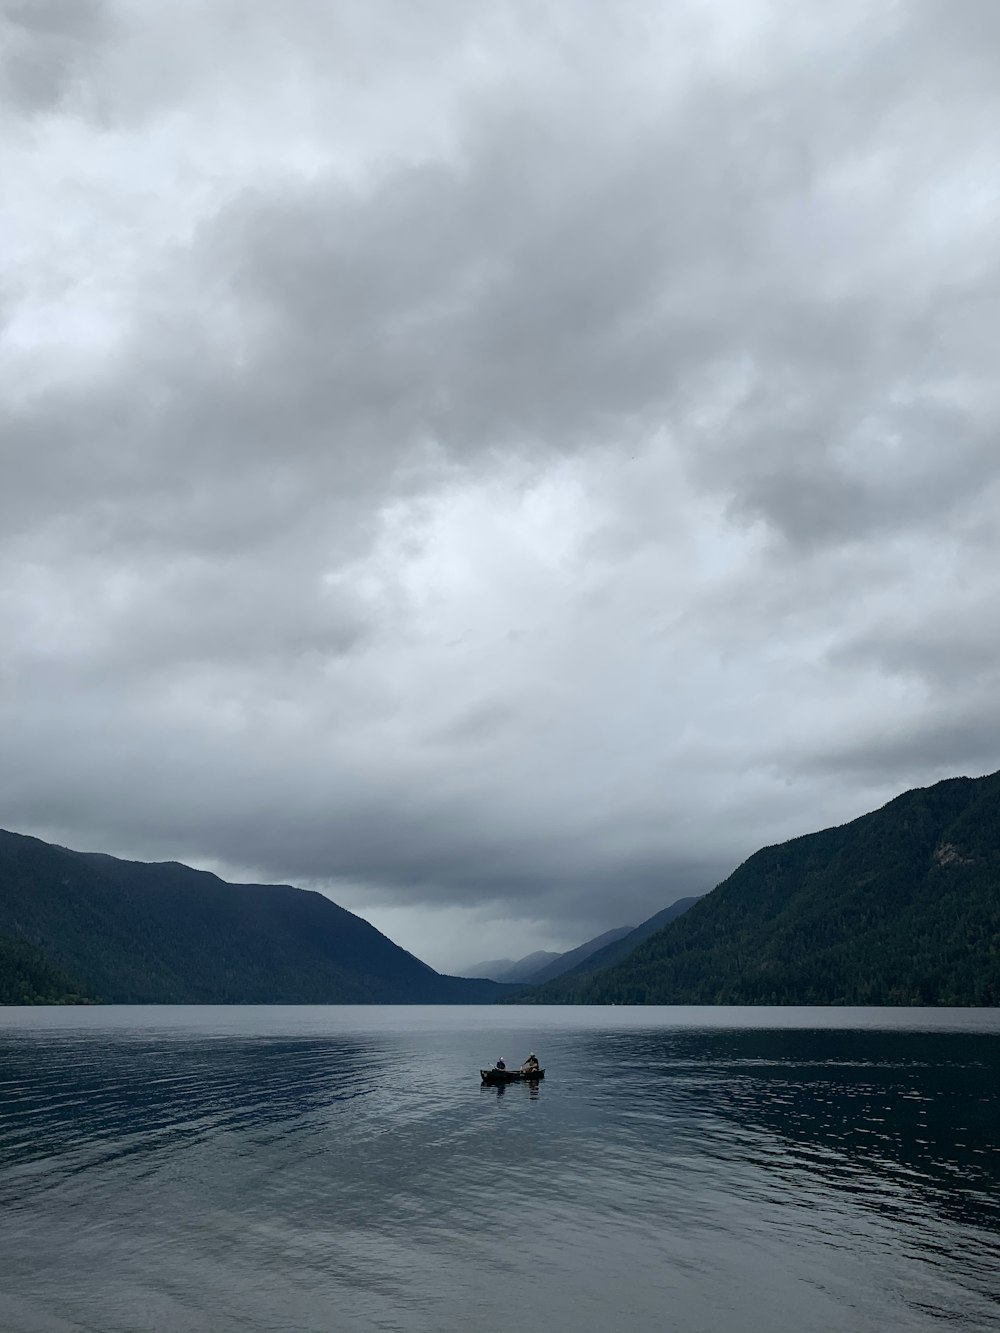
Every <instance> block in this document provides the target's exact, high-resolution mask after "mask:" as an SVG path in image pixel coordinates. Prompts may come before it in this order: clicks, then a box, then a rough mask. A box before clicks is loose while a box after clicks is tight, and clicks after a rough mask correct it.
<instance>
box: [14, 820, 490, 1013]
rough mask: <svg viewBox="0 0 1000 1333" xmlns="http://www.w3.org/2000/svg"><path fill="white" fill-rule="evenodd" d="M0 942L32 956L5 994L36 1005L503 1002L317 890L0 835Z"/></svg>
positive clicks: (18, 962)
mask: <svg viewBox="0 0 1000 1333" xmlns="http://www.w3.org/2000/svg"><path fill="white" fill-rule="evenodd" d="M0 935H2V936H3V937H4V938H5V939H7V940H10V941H13V942H14V943H15V944H19V945H20V946H24V947H26V948H27V949H28V950H29V953H27V954H24V953H23V951H22V952H18V951H15V952H14V953H10V952H9V951H8V952H7V953H0V984H2V987H3V990H4V993H7V992H8V991H9V992H10V993H11V994H13V995H15V996H16V995H23V994H29V995H33V996H35V997H36V998H39V999H43V1000H48V999H51V998H63V997H64V996H65V995H68V994H73V993H76V992H77V991H79V993H80V994H82V995H84V996H94V997H96V998H98V999H100V1000H104V1001H107V1002H114V1003H136V1004H166V1003H176V1004H199V1003H201V1004H211V1003H216V1004H229V1003H242V1004H272V1003H290V1004H295V1003H315V1004H373V1003H400V1004H406V1003H457V1004H468V1003H476V1002H484V1001H490V1000H494V999H496V998H497V997H498V996H499V995H501V994H503V988H502V987H500V986H498V985H496V983H494V982H490V981H466V980H463V979H460V978H457V977H445V976H441V975H440V974H439V973H437V972H435V971H433V969H431V968H429V967H428V966H427V965H426V964H425V963H422V962H420V960H419V959H417V958H414V957H413V955H412V954H409V953H407V952H406V950H405V949H401V948H399V946H398V945H395V944H393V943H392V941H391V940H389V939H386V937H385V936H384V935H382V934H380V932H379V931H377V930H376V929H375V927H374V926H372V925H370V924H369V923H368V922H367V921H364V920H362V918H361V917H358V916H355V915H354V914H353V913H352V912H348V911H345V910H344V908H342V907H338V906H337V905H336V904H335V903H333V902H331V901H330V900H329V899H328V898H326V897H324V896H323V895H322V894H319V893H311V892H308V891H306V890H304V889H296V888H292V887H291V886H289V885H281V884H227V883H226V882H225V881H223V880H221V879H219V878H218V877H217V876H216V875H211V874H208V873H206V872H204V871H199V870H192V869H191V868H190V867H188V866H184V865H179V864H177V863H176V862H168V863H165V864H159V865H147V864H145V863H141V862H133V861H120V860H116V859H115V858H114V857H110V856H100V855H95V854H87V853H80V852H72V851H68V850H66V849H65V848H62V847H54V846H51V845H50V844H48V843H45V842H41V841H39V839H37V838H28V837H23V836H21V835H19V834H15V833H4V832H0ZM29 958H30V959H34V964H33V966H34V968H35V971H34V972H31V973H29V972H28V971H27V970H26V969H27V961H25V960H27V959H29ZM15 966H16V970H15ZM45 968H48V969H50V970H51V971H50V972H46V971H45V970H44V969H45ZM39 969H41V970H39ZM64 973H65V974H67V976H66V977H65V978H62V974H64ZM59 978H62V979H59ZM67 986H68V987H70V990H69V991H66V987H67ZM56 992H59V993H58V994H57V993H56ZM7 1002H8V1003H12V1002H13V1003H19V1002H21V1001H20V1000H18V999H14V1000H12V1001H11V1000H8V1001H7Z"/></svg>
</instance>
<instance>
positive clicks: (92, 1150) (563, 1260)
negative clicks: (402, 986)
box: [0, 1009, 1000, 1333]
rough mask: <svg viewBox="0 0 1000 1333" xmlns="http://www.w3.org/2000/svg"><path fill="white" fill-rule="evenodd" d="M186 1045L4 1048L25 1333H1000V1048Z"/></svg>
mask: <svg viewBox="0 0 1000 1333" xmlns="http://www.w3.org/2000/svg"><path fill="white" fill-rule="evenodd" d="M162 1012H163V1011H156V1010H136V1011H132V1012H131V1014H128V1013H124V1011H118V1012H117V1014H112V1013H111V1011H108V1013H107V1016H106V1017H105V1016H103V1015H95V1013H94V1012H93V1011H91V1013H89V1014H88V1015H86V1016H85V1017H82V1018H79V1019H77V1020H75V1019H74V1018H73V1017H72V1016H65V1017H63V1018H61V1019H59V1020H58V1022H57V1020H56V1019H52V1020H51V1024H52V1025H51V1026H50V1027H46V1026H45V1024H44V1023H41V1022H40V1021H39V1019H38V1018H37V1017H33V1018H30V1019H28V1018H23V1019H19V1018H18V1017H17V1015H15V1014H11V1015H10V1016H9V1018H8V1019H7V1030H6V1031H3V1030H0V1116H2V1119H0V1254H2V1255H3V1264H2V1271H0V1328H2V1329H3V1330H4V1333H7V1331H8V1330H15V1331H17V1333H21V1331H22V1330H23V1333H36V1330H37V1333H57V1331H60V1330H67V1329H98V1330H101V1333H118V1330H122V1331H123V1333H124V1331H125V1330H129V1331H130V1333H132V1331H134V1330H154V1329H156V1330H171V1331H173V1330H180V1331H182V1333H183V1331H184V1330H202V1329H204V1330H209V1329H211V1330H218V1333H228V1330H234V1331H235V1330H236V1329H240V1330H251V1333H253V1331H259V1333H264V1331H267V1333H271V1331H272V1330H279V1329H281V1330H300V1331H302V1333H308V1331H311V1330H329V1329H335V1328H336V1329H340V1328H344V1329H350V1330H355V1329H357V1330H365V1329H399V1330H451V1329H454V1330H467V1329H472V1328H477V1327H481V1326H482V1324H483V1319H482V1314H481V1311H482V1308H483V1303H484V1300H486V1299H490V1300H494V1299H499V1300H503V1301H506V1300H510V1301H512V1302H514V1303H516V1302H517V1301H518V1300H523V1299H526V1298H527V1297H528V1296H530V1303H531V1310H532V1318H533V1322H535V1323H538V1324H541V1325H544V1326H545V1327H546V1328H547V1329H549V1330H555V1331H558V1330H562V1329H567V1330H568V1329H573V1330H579V1331H581V1333H586V1331H587V1330H590V1329H594V1330H596V1329H602V1330H604V1329H608V1328H620V1327H625V1326H628V1327H629V1328H630V1329H632V1330H639V1331H641V1330H644V1329H650V1330H652V1329H663V1328H667V1329H674V1330H678V1333H681V1331H683V1333H688V1330H690V1331H691V1333H695V1330H698V1331H699V1333H700V1331H702V1330H703V1331H704V1333H709V1331H712V1333H728V1331H729V1330H734V1331H735V1330H737V1329H738V1330H740V1333H755V1331H756V1330H760V1331H761V1333H764V1330H767V1333H771V1330H775V1329H781V1328H794V1329H796V1330H815V1333H821V1331H822V1333H828V1331H829V1330H846V1331H847V1333H853V1331H854V1330H864V1331H865V1333H868V1330H871V1333H875V1330H878V1333H887V1331H888V1330H893V1329H908V1330H909V1329H915V1330H923V1329H932V1328H938V1327H939V1326H942V1325H944V1324H947V1325H948V1326H949V1327H950V1328H952V1329H955V1328H958V1329H961V1330H985V1329H987V1328H991V1329H992V1328H994V1327H995V1326H996V1323H997V1316H998V1314H1000V1283H998V1279H997V1274H998V1273H1000V1188H998V1187H1000V1152H998V1148H1000V1143H998V1131H997V1126H998V1118H1000V1117H998V1112H1000V1077H998V1076H1000V1016H997V1018H996V1020H995V1022H994V1023H993V1024H992V1026H991V1025H990V1024H988V1023H987V1024H986V1026H985V1027H984V1026H983V1020H982V1017H981V1016H980V1018H979V1019H977V1020H976V1022H977V1023H978V1025H979V1027H980V1029H981V1030H979V1031H969V1032H962V1031H949V1032H943V1031H937V1032H935V1031H921V1030H916V1029H917V1028H919V1024H920V1020H919V1015H916V1014H911V1015H899V1014H896V1015H892V1016H886V1017H885V1019H884V1021H885V1023H886V1024H887V1025H888V1024H892V1025H894V1026H893V1028H892V1030H879V1028H878V1027H876V1026H873V1022H874V1021H875V1020H872V1019H871V1018H869V1022H868V1025H867V1027H866V1028H862V1029H856V1030H833V1029H831V1028H829V1027H827V1028H826V1029H809V1028H806V1027H803V1026H802V1021H803V1016H802V1013H801V1011H788V1018H789V1022H794V1023H797V1024H798V1026H796V1027H789V1028H786V1029H778V1028H761V1027H759V1026H758V1027H754V1028H749V1027H741V1026H739V1024H740V1022H741V1021H744V1017H743V1016H741V1012H740V1011H733V1012H732V1018H731V1021H732V1026H731V1027H729V1028H723V1027H720V1026H715V1027H714V1028H704V1027H694V1026H692V1025H691V1023H690V1022H688V1024H687V1026H672V1025H671V1023H672V1022H673V1023H676V1021H677V1019H676V1015H675V1014H674V1013H672V1011H669V1010H666V1011H662V1013H661V1017H660V1023H661V1026H659V1027H657V1026H655V1025H654V1020H653V1018H652V1017H651V1015H650V1011H645V1013H644V1015H643V1019H642V1023H641V1026H636V1021H637V1020H636V1019H635V1017H634V1015H633V1014H632V1013H631V1012H630V1011H620V1010H612V1011H600V1010H595V1011H591V1013H590V1015H586V1014H581V1013H580V1011H575V1012H572V1011H565V1010H545V1011H539V1010H512V1011H496V1010H493V1011H489V1012H486V1011H483V1010H460V1009H436V1010H433V1011H424V1012H423V1014H422V1015H421V1014H416V1015H415V1012H414V1011H413V1010H409V1011H400V1010H384V1009H383V1010H380V1011H378V1012H377V1013H374V1012H373V1011H365V1010H359V1009H355V1010H350V1009H345V1010H325V1011H324V1010H302V1011H298V1012H296V1011H285V1013H284V1017H282V1018H281V1019H280V1021H279V1020H278V1019H276V1018H275V1017H274V1015H273V1014H266V1013H264V1014H262V1011H259V1010H257V1011H254V1010H246V1011H240V1010H228V1011H225V1013H224V1016H223V1017H222V1018H220V1011H218V1010H204V1011H198V1010H189V1011H186V1013H185V1014H184V1016H183V1021H181V1020H178V1022H177V1023H176V1024H175V1026H174V1027H172V1028H167V1027H165V1026H163V1022H164V1020H163V1017H162ZM718 1012H719V1011H715V1013H714V1015H713V1019H712V1021H713V1022H715V1023H717V1020H718ZM747 1012H748V1013H751V1014H752V1011H747ZM745 1021H748V1022H751V1021H753V1022H759V1011H758V1013H757V1015H756V1017H751V1018H746V1019H745ZM907 1021H909V1022H911V1023H913V1024H914V1025H915V1028H914V1030H906V1029H905V1028H904V1027H903V1026H901V1025H902V1024H904V1023H905V1022H907ZM74 1023H76V1024H77V1025H76V1026H74ZM501 1023H503V1024H507V1025H509V1026H508V1027H507V1028H506V1029H505V1030H504V1040H505V1042H506V1043H507V1044H509V1045H511V1046H515V1047H516V1046H517V1045H518V1044H519V1043H520V1041H521V1040H523V1039H524V1038H522V1035H521V1034H524V1037H526V1038H527V1041H528V1043H530V1044H531V1045H532V1046H533V1047H534V1049H537V1050H539V1053H540V1054H543V1055H544V1063H545V1064H546V1066H547V1074H546V1079H545V1080H544V1081H543V1082H542V1081H533V1082H516V1083H510V1084H498V1085H494V1086H486V1085H480V1083H479V1075H478V1070H479V1068H480V1067H481V1065H482V1064H483V1059H482V1056H483V1053H484V1050H488V1049H493V1048H494V1047H495V1045H496V1037H495V1035H494V1034H495V1033H496V1032H497V1030H498V1026H499V1024H501ZM102 1024H103V1025H102ZM588 1024H589V1026H588Z"/></svg>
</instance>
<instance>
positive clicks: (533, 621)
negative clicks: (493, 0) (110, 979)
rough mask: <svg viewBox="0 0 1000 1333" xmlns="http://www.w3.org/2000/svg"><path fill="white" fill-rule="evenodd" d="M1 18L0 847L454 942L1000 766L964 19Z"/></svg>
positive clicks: (766, 8)
mask: <svg viewBox="0 0 1000 1333" xmlns="http://www.w3.org/2000/svg"><path fill="white" fill-rule="evenodd" d="M0 13H2V14H3V23H4V25H5V29H4V30H5V35H6V36H8V38H10V47H11V50H12V51H13V59H12V62H10V65H9V69H8V73H7V78H6V82H5V84H4V93H3V96H4V97H5V99H6V106H7V108H8V114H7V116H6V120H5V122H4V127H3V129H2V131H0V153H2V155H3V162H2V164H0V165H2V179H3V180H4V181H5V193H6V195H7V197H8V199H9V204H10V206H9V207H8V208H7V209H5V212H4V215H3V222H2V224H0V246H2V252H3V254H4V255H5V256H6V257H7V259H6V261H5V264H4V271H3V274H2V277H0V310H2V312H3V319H4V322H3V325H2V339H3V340H2V343H0V374H2V375H3V377H4V382H5V386H6V387H5V392H4V394H3V396H2V399H0V439H2V448H3V452H4V475H5V483H6V484H5V485H4V486H3V487H2V488H0V636H2V642H3V643H4V645H5V647H4V653H3V660H2V662H0V725H2V727H3V734H4V737H5V740H4V745H5V751H6V754H5V759H6V762H5V763H4V765H3V770H2V774H0V800H2V802H3V809H4V811H5V813H4V816H3V821H2V822H4V823H6V824H7V825H8V826H10V827H15V828H20V829H24V830H26V831H36V832H39V833H40V834H42V835H43V836H54V837H58V838H61V839H63V840H64V841H67V842H69V843H71V844H74V845H78V846H88V847H100V848H102V849H105V850H110V851H119V852H122V853H127V854H131V855H138V856H176V857H178V858H181V859H191V860H198V861H199V862H200V863H203V864H211V865H215V866H218V867H219V868H220V869H222V870H223V871H228V870H233V871H237V872H240V873H253V874H259V875H267V876H268V877H282V878H286V879H291V880H293V881H295V882H309V883H318V884H324V885H329V891H330V892H331V894H332V895H333V896H334V897H336V898H338V900H340V901H344V902H345V903H347V905H350V906H353V907H355V908H357V909H358V910H361V911H364V912H367V913H368V914H369V915H371V916H372V918H373V919H374V920H375V921H376V922H377V923H378V924H381V925H383V926H385V927H386V928H389V929H391V930H393V931H395V933H396V935H397V937H399V938H400V939H401V941H402V942H403V943H406V944H407V945H409V946H410V947H413V948H414V949H415V950H416V951H417V952H420V953H422V954H424V955H425V956H427V957H428V958H429V960H430V961H432V962H436V963H449V962H454V963H457V962H459V961H461V959H462V958H463V957H465V956H471V955H481V954H482V953H483V948H482V947H481V943H482V942H481V940H479V938H478V936H479V935H480V934H482V933H484V932H491V931H499V930H502V929H504V928H505V927H506V926H510V928H512V929H516V930H520V931H523V932H525V933H526V934H527V933H528V932H530V933H531V938H532V940H538V941H539V942H550V943H553V944H566V945H569V944H572V943H575V942H576V941H577V939H578V937H580V936H582V935H584V934H586V933H588V932H591V931H596V930H598V929H603V928H605V927H607V926H610V925H616V924H619V923H621V922H622V921H627V920H638V919H639V918H640V917H641V916H643V915H646V914H648V913H649V912H652V911H654V910H656V909H657V908H659V907H660V906H662V905H664V904H665V903H666V902H667V901H670V900H671V898H672V897H675V896H678V894H680V893H682V892H686V891H688V890H690V889H692V888H703V887H708V886H710V885H711V884H712V883H714V882H715V880H717V879H718V878H719V877H720V876H721V875H722V874H723V873H725V872H726V871H727V870H728V869H730V868H731V867H732V865H734V864H735V863H736V862H737V861H738V860H739V859H741V858H742V857H743V856H745V855H747V854H748V853H749V852H751V851H752V850H754V848H755V847H757V846H758V845H760V844H762V843H764V842H768V841H774V840H775V839H777V838H781V837H786V836H791V835H792V834H794V833H798V832H803V831H807V830H808V829H811V828H814V827H818V826H820V825H822V824H824V823H829V822H832V821H836V820H840V819H844V818H848V817H851V816H853V815H854V814H857V813H860V812H861V811H862V810H864V809H866V808H869V807H870V806H872V805H874V804H877V803H878V802H879V801H881V800H883V799H886V798H888V797H889V796H891V795H892V794H894V793H895V792H896V791H897V790H899V789H901V788H903V787H907V786H911V785H914V784H917V783H924V782H929V781H933V780H935V779H936V778H938V777H941V776H945V775H947V774H950V773H955V772H983V771H987V770H989V769H992V768H995V767H996V766H997V763H998V754H1000V736H998V735H997V732H996V726H995V723H994V721H993V718H994V715H995V705H994V700H995V697H996V691H997V686H998V684H1000V681H998V679H997V677H998V674H1000V667H998V665H997V663H998V661H1000V657H998V654H997V652H996V649H997V630H998V626H997V614H996V611H995V608H996V606H997V605H998V604H1000V573H998V572H997V571H998V570H1000V561H998V559H997V557H998V554H1000V552H998V550H997V545H998V539H997V536H996V531H995V523H994V516H995V514H996V512H997V508H998V505H1000V463H998V453H997V443H996V442H997V436H998V425H1000V396H998V391H997V387H996V376H995V368H994V359H995V353H994V344H995V330H996V328H997V325H998V316H1000V308H998V305H1000V284H998V280H997V261H998V251H1000V241H998V236H1000V232H998V228H997V222H998V217H997V213H998V206H997V199H996V189H995V183H996V180H997V178H998V168H1000V150H998V148H997V145H996V139H995V134H994V132H993V126H994V125H995V124H996V123H997V120H998V116H1000V79H998V77H997V75H998V72H1000V71H998V69H997V64H998V63H1000V60H998V57H997V55H996V53H997V51H998V50H1000V47H998V45H997V42H996V37H997V35H998V33H997V24H998V18H997V10H996V7H995V6H994V5H993V4H991V3H986V2H984V3H982V4H975V3H969V4H966V5H963V6H961V7H959V8H957V9H956V8H955V7H951V8H950V9H948V10H947V11H946V10H945V9H944V8H942V7H941V6H939V5H936V4H931V3H922V2H919V0H909V2H908V3H900V4H897V5H893V6H884V5H876V4H872V3H863V2H862V0H855V2H854V3H849V4H846V5H842V6H838V7H837V9H836V13H833V12H826V10H824V11H823V12H820V11H819V10H811V9H809V7H803V6H801V5H798V4H793V3H763V2H762V0H761V2H759V3H749V2H747V3H740V4H735V3H722V0H717V2H716V3H714V4H709V5H705V4H703V3H699V4H697V5H696V4H691V5H678V6H671V7H669V9H668V10H667V11H664V9H663V7H662V6H655V5H652V4H650V5H646V4H636V5H630V6H624V7H620V8H618V9H616V10H615V11H614V13H612V12H611V11H609V10H608V9H607V8H606V7H603V6H598V5H596V4H595V5H592V6H590V5H585V6H582V7H579V6H574V7H573V9H572V12H571V11H570V10H569V9H566V10H565V11H550V12H548V13H546V14H545V15H540V14H539V12H538V11H537V9H536V8H534V7H532V8H529V7H528V6H527V5H514V6H508V7H504V8H503V9H502V10H501V9H490V10H485V9H483V10H480V9H475V8H473V7H470V6H465V5H459V4H457V3H441V4H437V5H433V6H430V7H423V8H422V12H421V15H420V16H419V18H418V17H417V16H416V15H414V16H413V17H412V18H410V17H408V16H407V15H405V14H404V13H403V12H402V11H401V10H400V8H399V7H398V6H393V5H388V4H377V3H376V4H373V5H370V6H366V7H365V8H364V9H363V10H358V9H357V8H355V7H353V6H346V5H343V6H342V5H338V4H332V5H331V4H318V3H310V2H307V0H299V3H292V4H289V5H287V6H285V7H283V8H282V10H281V12H280V14H279V12H278V11H277V10H273V11H272V10H264V9H259V10H255V11H253V12H248V11H247V10H246V8H245V7H244V6H237V5H234V4H232V3H229V0H215V2H214V3H210V4H204V3H198V4H195V3H194V0H191V3H188V4H181V5H178V6H176V7H172V8H171V13H170V21H169V23H168V22H167V19H166V18H165V17H164V15H162V14H157V13H154V12H153V11H152V10H150V9H149V8H148V7H146V6H141V5H134V4H130V3H125V0H121V2H120V3H108V4H106V5H103V6H97V5H84V4H82V3H81V4H79V5H72V6H71V5H60V4H57V3H54V2H53V3H47V4H45V5H38V6H17V5H8V6H6V8H5V9H3V10H0ZM503 951H506V949H505V950H502V952H503ZM486 952H490V950H489V949H487V950H486Z"/></svg>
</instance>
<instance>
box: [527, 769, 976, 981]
mask: <svg viewBox="0 0 1000 1333" xmlns="http://www.w3.org/2000/svg"><path fill="white" fill-rule="evenodd" d="M621 943H622V944H626V943H627V941H622V942H621ZM511 1000H512V1002H513V1003H538V1004H543V1003H549V1004H551V1003H562V1004H603V1003H617V1004H798V1005H812V1004H821V1005H830V1004H833V1005H841V1004H852V1005H853V1004H856V1005H887V1004H888V1005H896V1004H906V1005H909V1004H923V1005H989V1006H995V1005H1000V773H994V774H991V775H990V776H988V777H983V778H950V779H947V780H946V781H944V782H939V783H936V784H935V785H934V786H932V787H926V788H915V789H914V790H912V791H908V792H904V793H903V794H902V795H901V796H897V797H896V798H895V799H894V800H892V801H890V802H889V803H888V804H887V805H885V806H883V807H882V808H881V809H880V810H876V811H873V812H872V813H870V814H867V815H862V816H861V817H860V818H859V819H855V820H853V821H851V822H850V823H848V824H843V825H841V826H839V827H837V828H829V829H824V830H822V831H821V832H818V833H811V834H807V835H805V836H804V837H800V838H793V839H792V840H791V841H789V842H785V843H781V844H780V845H777V846H773V847H765V848H763V849H762V850H760V851H758V852H756V853H754V855H753V856H751V857H750V858H749V859H748V860H747V861H745V862H744V863H743V864H742V865H741V866H740V867H739V868H738V869H737V870H735V871H734V872H733V874H732V875H730V876H729V878H728V879H726V880H724V881H723V882H722V883H721V884H720V885H719V886H718V887H717V888H716V889H714V890H713V891H712V892H711V893H709V894H707V895H706V896H705V897H704V898H702V899H700V900H699V901H698V902H696V903H695V904H694V905H693V906H691V907H690V908H689V909H688V910H687V911H685V912H684V913H683V915H682V916H681V917H680V918H679V919H677V920H674V921H672V922H670V923H669V924H668V925H666V926H665V927H664V928H662V929H660V930H657V931H656V932H655V933H653V934H651V935H650V936H649V937H648V938H647V939H646V940H645V941H644V942H642V943H640V944H639V946H638V948H635V949H634V950H632V952H631V953H629V955H628V956H627V957H626V958H624V959H621V960H619V961H617V962H614V963H613V965H612V966H609V967H605V968H603V969H602V970H600V971H594V972H588V973H587V974H585V975H581V974H580V973H579V972H578V973H577V974H566V975H564V976H562V977H559V978H557V979H556V980H554V981H551V982H549V983H547V984H546V985H544V986H541V987H538V988H537V989H533V990H531V991H529V992H521V993H519V994H518V995H515V996H513V997H511Z"/></svg>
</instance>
